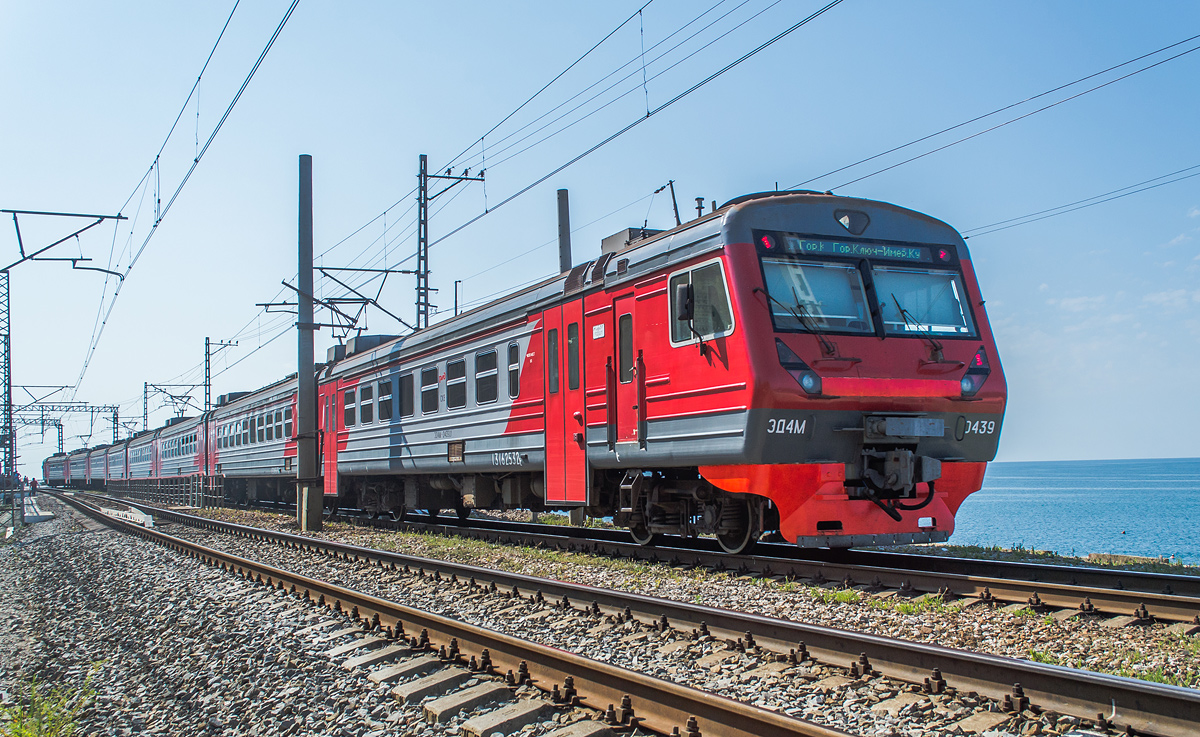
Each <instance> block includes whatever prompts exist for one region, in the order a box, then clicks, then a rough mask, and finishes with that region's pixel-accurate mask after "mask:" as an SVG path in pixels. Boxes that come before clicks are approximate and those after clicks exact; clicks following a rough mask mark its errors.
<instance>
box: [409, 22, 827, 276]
mask: <svg viewBox="0 0 1200 737" xmlns="http://www.w3.org/2000/svg"><path fill="white" fill-rule="evenodd" d="M842 1H843V0H833V2H830V3H828V4H827V5H825V6H823V7H822V8H820V9H818V10H817V11H816V12H814V13H812V14H810V15H808V16H807V17H805V18H804V19H802V20H800V21H799V22H797V23H795V24H793V25H792V26H790V27H789V28H787V29H785V30H784V31H782V32H780V33H778V34H776V35H775V36H773V37H772V38H770V39H768V40H767V41H765V42H763V43H761V44H759V45H758V46H757V47H755V48H754V49H752V50H751V51H749V52H747V53H745V54H743V55H742V56H740V57H738V58H737V59H735V60H734V61H732V62H730V63H728V64H726V65H725V66H723V67H721V68H720V69H718V70H717V71H716V72H713V73H712V74H710V75H708V76H707V77H705V78H704V79H702V80H701V81H699V82H697V83H695V84H693V85H692V86H690V87H688V88H687V89H685V90H684V91H683V92H680V93H678V94H677V95H675V96H674V97H672V98H670V99H669V100H667V101H666V102H664V103H662V104H661V105H658V106H657V107H654V108H652V109H651V110H650V111H649V112H648V113H647V114H646V115H645V116H644V117H639V118H637V119H635V120H634V121H632V122H631V123H629V124H628V125H626V126H625V127H623V128H622V129H620V130H618V131H617V132H616V133H613V134H612V135H610V136H609V137H607V138H606V139H604V140H602V141H601V142H599V143H597V144H595V145H594V146H592V147H591V148H589V149H588V150H586V151H584V152H583V153H581V154H579V155H577V156H575V157H574V158H572V159H571V160H569V161H567V162H566V163H564V164H562V165H560V166H558V167H556V168H555V169H553V170H552V171H550V172H549V173H547V174H545V175H543V176H542V177H540V178H539V179H537V180H536V181H534V182H532V183H530V184H528V185H526V186H525V187H523V188H522V189H520V190H518V191H517V192H515V193H513V194H511V195H509V196H508V197H506V198H505V199H503V200H501V201H500V202H499V203H497V204H496V205H495V206H493V207H490V208H488V209H486V210H484V212H482V213H480V214H479V215H476V216H475V217H473V218H471V219H469V220H468V221H466V222H465V223H463V224H461V225H459V226H457V227H456V228H454V229H452V230H451V231H450V232H448V233H447V234H446V235H443V236H441V237H439V238H437V239H436V240H434V241H432V242H431V243H430V244H429V245H430V247H431V248H432V247H433V246H435V245H437V244H438V243H441V242H442V241H444V240H446V239H447V238H450V237H452V236H453V235H455V234H457V233H458V232H460V231H462V230H463V229H465V228H466V227H469V226H470V225H472V224H474V223H475V222H478V221H479V220H481V219H482V218H484V217H486V216H487V215H488V214H490V213H492V212H494V211H496V210H497V209H499V208H500V207H503V206H504V205H506V204H508V203H509V202H512V201H513V200H515V199H517V198H518V197H520V196H521V195H524V194H526V193H527V192H529V191H530V190H532V189H533V188H534V187H536V186H538V185H539V184H541V183H543V182H545V181H546V180H547V179H549V178H550V177H552V176H554V175H556V174H558V173H559V172H561V171H563V170H564V169H566V168H568V167H570V166H571V165H573V164H575V163H577V162H578V161H580V160H582V159H583V158H585V157H587V156H588V155H590V154H592V153H594V152H595V151H597V150H599V149H600V148H602V147H604V146H605V145H607V144H608V143H611V142H612V141H614V140H616V139H617V138H619V137H620V136H622V135H624V134H625V133H627V132H629V131H630V130H632V129H633V128H635V127H637V126H638V125H640V124H641V123H643V122H645V121H646V120H649V119H650V118H652V117H654V116H655V115H657V114H658V113H660V112H662V111H663V110H666V109H667V108H669V107H671V106H672V105H674V104H675V103H676V102H678V101H680V100H682V99H684V98H685V97H687V96H688V95H690V94H692V93H693V92H695V91H696V90H698V89H700V88H702V87H704V86H705V85H707V84H708V83H710V82H712V81H713V80H715V79H717V78H719V77H720V76H722V75H724V74H725V73H726V72H728V71H730V70H731V69H733V68H735V67H737V66H738V65H740V64H742V63H743V62H745V61H746V60H747V59H750V58H751V57H753V56H755V55H757V54H758V53H760V52H762V51H763V50H765V49H766V48H768V47H770V46H772V45H774V44H775V43H777V42H778V41H780V40H781V39H783V38H785V37H787V36H788V35H790V34H792V33H793V32H795V31H796V30H798V29H799V28H801V27H803V26H805V25H807V24H808V23H810V22H811V21H813V20H815V19H816V18H818V17H820V16H821V15H823V14H825V13H826V12H828V11H829V10H831V9H832V8H833V7H835V6H837V5H839V4H841V2H842ZM718 4H719V3H718ZM776 4H778V2H776V3H772V4H771V5H770V6H768V7H767V8H766V9H769V8H770V7H774V5H776ZM743 5H744V3H743ZM714 7H715V6H714ZM738 7H741V6H738ZM766 9H764V10H760V11H759V12H758V13H756V14H755V15H754V16H752V17H751V18H750V19H748V20H752V19H753V18H754V17H757V16H758V15H761V13H762V12H765V10H766ZM748 20H746V21H742V23H740V24H739V26H738V27H740V26H741V25H744V24H745V23H746V22H748ZM695 53H697V51H693V52H692V53H691V54H689V55H688V56H687V57H685V60H686V58H690V57H691V56H694V55H695ZM681 61H682V60H681ZM679 63H680V61H677V62H675V64H673V65H672V67H673V66H676V65H678V64H679ZM660 74H661V72H660ZM656 76H657V75H656ZM638 86H639V87H640V84H639V85H638ZM634 89H635V90H636V89H637V88H636V87H635V88H634ZM493 166H494V165H493ZM415 258H416V254H413V253H410V254H409V255H408V256H406V257H405V258H403V259H401V260H400V261H399V262H397V263H396V264H395V266H400V265H403V264H405V263H407V262H408V261H411V260H413V259H415Z"/></svg>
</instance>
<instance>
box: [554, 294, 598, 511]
mask: <svg viewBox="0 0 1200 737" xmlns="http://www.w3.org/2000/svg"><path fill="white" fill-rule="evenodd" d="M542 334H543V336H544V340H545V353H544V354H543V355H544V356H545V357H546V394H545V396H546V501H547V502H559V503H567V504H571V503H576V504H583V503H586V502H587V495H588V477H589V474H588V468H587V431H586V420H585V417H584V413H585V405H586V402H585V396H584V395H585V390H584V355H583V352H584V343H585V341H584V339H583V338H584V336H583V300H582V299H577V300H575V301H573V302H569V303H567V304H566V305H564V306H562V307H556V308H554V309H553V310H547V311H546V313H545V330H543V332H542Z"/></svg>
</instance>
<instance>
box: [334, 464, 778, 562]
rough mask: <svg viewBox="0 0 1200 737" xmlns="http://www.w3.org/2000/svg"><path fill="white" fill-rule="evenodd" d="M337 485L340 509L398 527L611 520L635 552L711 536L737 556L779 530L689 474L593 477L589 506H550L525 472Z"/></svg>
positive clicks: (755, 509) (747, 504)
mask: <svg viewBox="0 0 1200 737" xmlns="http://www.w3.org/2000/svg"><path fill="white" fill-rule="evenodd" d="M339 485H340V489H339V491H340V492H341V493H340V494H339V496H338V503H339V504H342V505H345V506H352V507H358V508H361V509H363V510H364V511H365V512H366V514H367V516H368V517H371V518H378V517H381V516H390V517H391V518H392V519H395V520H399V519H401V518H403V516H404V514H405V513H406V512H408V511H410V510H420V511H424V512H426V513H427V514H429V515H430V516H432V517H436V516H437V515H438V514H439V513H440V512H441V510H451V509H452V510H454V512H455V513H456V514H457V515H458V517H459V518H460V519H465V518H466V517H467V516H468V515H469V514H470V513H471V510H473V509H483V510H492V511H505V510H514V509H520V510H531V511H533V512H544V511H548V510H563V511H568V512H569V513H570V516H571V521H572V522H573V523H575V524H582V523H583V521H584V519H585V518H586V517H593V518H611V519H612V522H613V524H614V525H616V526H618V527H626V528H628V529H629V531H630V534H631V535H632V537H633V539H634V541H635V542H637V543H638V544H640V545H653V544H654V543H655V542H656V541H657V540H658V538H659V536H660V535H674V536H678V537H698V536H700V535H713V536H715V537H716V539H717V542H718V543H719V544H720V546H721V548H722V549H723V550H725V551H726V552H729V553H741V552H745V551H746V550H748V549H749V548H750V547H751V546H752V545H753V544H754V543H755V541H757V540H758V539H759V538H760V537H761V536H762V535H763V534H764V533H769V532H771V531H773V530H776V529H778V527H779V518H778V513H777V511H776V510H775V508H774V505H773V504H772V503H771V501H770V500H769V499H767V498H765V497H761V496H757V495H753V494H737V493H731V492H727V491H723V490H721V489H718V488H717V487H715V486H713V485H712V484H710V483H708V482H707V481H705V480H704V479H703V478H701V477H700V474H699V473H698V472H697V471H696V470H695V469H689V470H678V469H673V470H670V471H641V470H631V471H618V470H609V471H595V472H593V477H592V491H593V494H592V497H593V499H594V500H595V503H593V504H590V505H588V506H579V505H576V506H564V505H561V504H559V503H555V502H551V503H549V504H548V503H547V502H546V501H545V484H544V482H543V480H542V477H541V475H540V474H529V473H517V474H505V475H496V476H490V475H484V474H467V475H424V476H405V477H395V476H343V477H341V478H340V479H339Z"/></svg>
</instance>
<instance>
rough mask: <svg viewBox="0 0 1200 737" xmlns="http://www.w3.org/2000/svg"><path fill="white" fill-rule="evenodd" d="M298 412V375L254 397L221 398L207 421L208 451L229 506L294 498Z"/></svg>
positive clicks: (269, 386)
mask: <svg viewBox="0 0 1200 737" xmlns="http://www.w3.org/2000/svg"><path fill="white" fill-rule="evenodd" d="M295 411H296V375H295V374H292V375H291V376H289V377H287V378H285V379H283V380H281V381H277V382H275V383H274V384H270V385H268V386H265V387H263V388H261V389H259V390H257V391H254V392H249V393H236V394H233V395H225V396H222V397H218V399H217V407H216V408H215V409H214V410H213V411H212V412H211V413H209V416H208V418H207V419H208V436H209V443H208V449H207V452H208V455H209V469H210V473H213V474H215V475H217V476H220V477H222V479H223V484H224V492H225V499H226V501H227V502H229V503H233V504H241V503H247V502H250V501H254V500H271V501H280V500H289V501H290V500H293V499H294V493H295V492H294V490H295V478H296V470H295V467H294V463H295V459H296V441H295V439H294V438H293V434H294V424H293V419H294V417H295Z"/></svg>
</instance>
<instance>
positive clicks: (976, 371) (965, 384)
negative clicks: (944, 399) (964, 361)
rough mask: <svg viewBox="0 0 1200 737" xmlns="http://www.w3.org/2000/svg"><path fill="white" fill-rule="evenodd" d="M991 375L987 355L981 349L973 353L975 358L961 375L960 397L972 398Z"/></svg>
mask: <svg viewBox="0 0 1200 737" xmlns="http://www.w3.org/2000/svg"><path fill="white" fill-rule="evenodd" d="M991 373H992V367H991V366H990V365H988V359H987V353H986V352H985V351H984V350H983V348H982V347H981V348H980V349H979V350H978V351H976V352H975V357H974V358H972V359H971V365H970V366H968V367H967V373H966V374H964V375H963V377H962V381H961V382H960V383H961V386H962V395H963V396H964V397H973V396H975V395H976V394H978V393H979V390H980V389H982V388H983V382H985V381H987V377H988V375H989V374H991Z"/></svg>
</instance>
